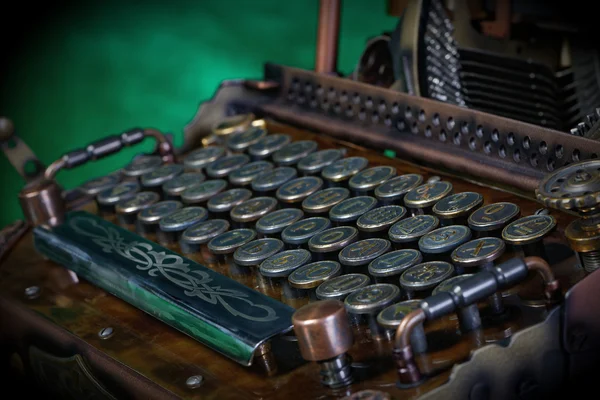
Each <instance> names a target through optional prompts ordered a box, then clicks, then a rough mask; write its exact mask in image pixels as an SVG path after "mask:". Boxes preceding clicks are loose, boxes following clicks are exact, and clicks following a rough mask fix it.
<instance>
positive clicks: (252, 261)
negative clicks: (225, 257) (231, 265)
mask: <svg viewBox="0 0 600 400" xmlns="http://www.w3.org/2000/svg"><path fill="white" fill-rule="evenodd" d="M281 250H283V242H282V241H281V240H279V239H273V238H266V239H256V240H253V241H251V242H248V243H246V244H243V245H241V246H240V247H238V248H237V250H236V251H235V253H233V260H234V261H235V263H236V264H237V265H241V266H244V267H257V266H259V265H260V264H261V263H262V262H263V261H264V260H266V259H267V258H269V257H271V256H273V255H275V254H277V253H279V252H280V251H281Z"/></svg>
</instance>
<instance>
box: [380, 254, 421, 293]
mask: <svg viewBox="0 0 600 400" xmlns="http://www.w3.org/2000/svg"><path fill="white" fill-rule="evenodd" d="M421 262H423V255H422V254H421V252H420V251H419V250H415V249H402V250H396V251H392V252H390V253H386V254H383V255H382V256H379V257H377V258H376V259H375V260H373V261H371V263H370V264H369V267H368V271H369V275H371V276H372V277H373V278H375V282H377V283H391V284H394V285H398V283H399V281H400V275H401V274H402V273H403V272H404V271H406V270H407V269H408V268H410V267H412V266H414V265H417V264H420V263H421Z"/></svg>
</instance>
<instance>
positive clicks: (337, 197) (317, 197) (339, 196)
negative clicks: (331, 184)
mask: <svg viewBox="0 0 600 400" xmlns="http://www.w3.org/2000/svg"><path fill="white" fill-rule="evenodd" d="M348 196H350V191H349V190H348V189H346V188H341V187H337V188H329V189H323V190H319V191H318V192H316V193H313V194H311V195H310V196H308V197H307V198H306V199H304V201H303V202H302V209H303V210H304V212H306V213H307V214H309V215H319V214H326V213H328V212H329V210H331V208H332V207H333V206H335V205H336V204H339V203H341V202H342V201H344V200H346V199H347V198H348Z"/></svg>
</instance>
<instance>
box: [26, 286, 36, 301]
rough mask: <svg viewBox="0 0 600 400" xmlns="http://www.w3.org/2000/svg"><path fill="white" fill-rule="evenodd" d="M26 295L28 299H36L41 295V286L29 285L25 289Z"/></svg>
mask: <svg viewBox="0 0 600 400" xmlns="http://www.w3.org/2000/svg"><path fill="white" fill-rule="evenodd" d="M25 296H26V297H27V298H28V299H35V298H37V297H39V296H40V288H39V286H29V287H28V288H26V289H25Z"/></svg>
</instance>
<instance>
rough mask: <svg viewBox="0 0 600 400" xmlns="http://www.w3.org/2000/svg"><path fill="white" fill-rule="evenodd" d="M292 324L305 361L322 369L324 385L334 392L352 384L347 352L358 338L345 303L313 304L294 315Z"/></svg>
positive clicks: (318, 302) (324, 302) (320, 302)
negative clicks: (350, 322) (333, 389)
mask: <svg viewBox="0 0 600 400" xmlns="http://www.w3.org/2000/svg"><path fill="white" fill-rule="evenodd" d="M292 322H293V324H294V332H295V333H296V337H297V338H298V347H299V348H300V353H301V354H302V357H304V359H306V360H309V361H316V362H318V363H319V364H320V365H321V382H322V383H323V384H324V385H326V386H329V387H331V388H339V387H343V386H346V385H349V384H351V383H352V381H353V377H352V370H351V367H350V364H351V359H350V357H349V356H348V355H347V354H346V352H347V351H348V350H349V349H350V347H352V344H353V343H354V337H353V336H352V329H351V328H350V324H349V322H348V315H347V314H346V309H345V307H344V303H342V302H341V301H339V300H322V301H317V302H315V303H309V304H307V305H305V306H303V307H302V308H300V309H299V310H298V311H296V312H295V313H294V315H293V316H292Z"/></svg>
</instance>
